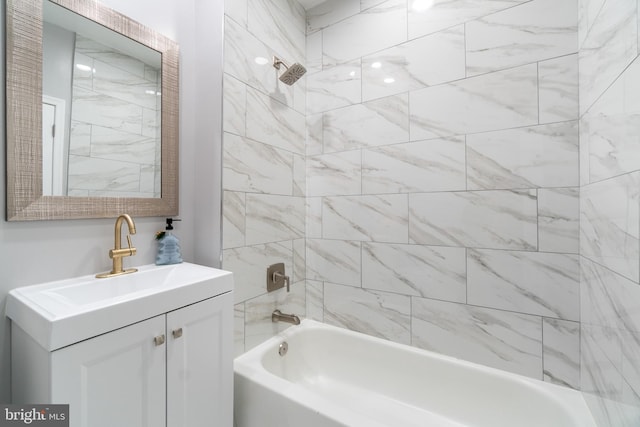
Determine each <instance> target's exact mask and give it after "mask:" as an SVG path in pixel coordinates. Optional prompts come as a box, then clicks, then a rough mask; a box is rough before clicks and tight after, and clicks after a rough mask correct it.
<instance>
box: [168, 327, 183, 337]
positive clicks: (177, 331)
mask: <svg viewBox="0 0 640 427" xmlns="http://www.w3.org/2000/svg"><path fill="white" fill-rule="evenodd" d="M171 334H172V335H173V338H180V337H181V336H182V328H178V329H174V330H173V332H171Z"/></svg>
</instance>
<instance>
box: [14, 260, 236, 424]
mask: <svg viewBox="0 0 640 427" xmlns="http://www.w3.org/2000/svg"><path fill="white" fill-rule="evenodd" d="M198 267H200V266H198ZM203 268H206V267H203ZM211 270H213V269H211ZM216 271H221V270H216ZM225 273H226V272H225ZM228 274H229V276H228V277H225V280H227V281H228V282H229V283H231V285H232V282H231V275H230V273H228ZM229 283H227V284H225V285H224V286H222V287H220V286H217V287H215V291H214V292H209V293H212V294H214V295H215V296H211V297H209V298H206V299H200V298H201V295H203V294H202V293H201V292H198V290H197V289H192V291H194V294H195V298H196V299H199V300H198V301H196V302H193V303H187V304H184V302H185V301H188V300H189V299H194V297H193V296H191V297H189V296H184V295H183V293H187V294H188V293H189V289H182V290H181V293H180V294H174V295H173V297H172V298H170V299H171V300H173V303H174V304H177V306H176V307H175V308H174V309H168V310H166V311H164V312H163V313H161V314H156V315H153V316H151V317H148V315H147V313H150V312H149V311H147V312H146V313H145V310H142V309H141V310H140V311H141V312H139V313H137V314H138V315H139V316H140V318H139V321H135V322H129V321H127V322H126V324H125V325H122V326H121V327H117V328H113V329H110V330H108V331H106V332H104V333H101V334H98V335H94V336H91V337H88V338H87V339H82V340H78V341H77V342H71V343H69V344H68V345H63V346H61V347H59V348H55V349H50V348H49V349H48V348H46V347H47V346H46V345H44V346H43V344H46V342H45V343H43V342H39V341H38V339H37V337H34V336H33V335H34V334H30V333H29V332H27V331H25V330H24V329H23V328H22V325H20V324H19V321H20V320H22V321H24V319H20V317H21V316H20V315H19V313H17V312H15V310H9V309H8V310H7V312H8V315H9V317H12V315H13V316H14V317H16V318H17V319H14V317H12V320H13V321H12V375H13V378H12V393H13V401H14V403H68V404H69V405H70V425H71V427H114V426H118V427H161V426H168V427H206V426H212V427H213V426H216V427H218V426H220V427H231V426H232V423H233V420H232V414H233V412H232V409H233V401H232V397H233V293H232V292H231V286H230V285H229ZM105 284H106V282H105ZM209 289H211V288H209ZM219 292H220V293H219ZM218 293H219V294H218ZM216 294H217V295H216ZM198 295H200V296H198ZM16 297H18V299H20V297H22V299H24V295H22V296H16V295H14V299H15V298H16ZM83 298H84V297H83ZM185 298H186V299H185ZM14 303H15V301H14V302H8V306H9V305H11V304H14ZM160 305H161V306H162V304H160ZM140 307H142V306H140ZM131 308H133V307H131ZM105 314H117V313H105ZM123 314H126V315H125V316H124V317H125V318H131V317H130V314H127V313H123ZM134 314H135V312H134ZM17 320H18V321H17ZM86 320H87V321H89V320H90V319H86ZM96 323H100V322H99V321H96ZM60 327H62V325H60ZM27 329H28V328H27ZM59 332H63V331H62V330H60V331H59ZM49 335H54V334H52V333H51V334H49ZM61 336H64V334H62V335H61ZM40 338H42V337H40ZM58 339H62V338H58ZM55 341H56V339H55V338H51V339H50V340H49V344H50V346H51V344H52V342H55ZM53 347H57V344H56V345H53Z"/></svg>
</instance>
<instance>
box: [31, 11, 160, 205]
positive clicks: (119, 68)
mask: <svg viewBox="0 0 640 427" xmlns="http://www.w3.org/2000/svg"><path fill="white" fill-rule="evenodd" d="M43 21H44V22H43V40H42V47H43V73H42V95H43V104H42V108H43V110H42V114H43V116H42V120H43V122H42V124H43V127H42V143H43V157H42V161H43V164H42V180H43V183H42V185H43V187H42V189H43V194H45V195H54V196H62V195H68V196H92V197H118V196H121V197H160V194H161V179H160V177H161V167H160V159H161V138H160V119H161V118H160V112H161V109H160V107H161V98H160V94H161V77H162V75H161V59H162V56H161V54H160V53H159V52H157V51H155V50H152V49H150V48H148V47H146V46H144V45H142V44H140V43H137V42H135V41H133V40H131V39H129V38H127V37H124V36H122V35H121V34H118V33H115V32H113V31H110V30H107V29H105V28H104V27H101V26H97V25H95V23H93V22H92V21H90V20H88V19H86V18H84V17H82V16H80V15H78V14H76V13H73V12H71V11H69V10H67V9H65V8H63V7H61V6H58V5H56V4H54V3H51V2H50V1H46V0H45V1H44V3H43Z"/></svg>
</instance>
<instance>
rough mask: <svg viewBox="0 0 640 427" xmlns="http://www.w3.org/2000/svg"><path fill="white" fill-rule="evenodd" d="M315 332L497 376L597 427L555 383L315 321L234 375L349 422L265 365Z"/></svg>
mask: <svg viewBox="0 0 640 427" xmlns="http://www.w3.org/2000/svg"><path fill="white" fill-rule="evenodd" d="M314 329H316V330H328V331H334V332H336V333H339V334H345V335H347V336H352V337H354V338H356V339H360V340H366V341H369V342H373V343H377V344H381V345H388V346H390V347H392V348H395V349H397V350H398V351H404V352H410V353H413V354H418V355H421V356H423V355H424V356H426V357H428V358H432V359H435V360H438V361H441V362H444V363H450V364H456V365H461V366H463V367H464V368H466V369H470V370H473V371H480V372H484V373H488V374H489V375H490V376H495V377H498V378H500V379H503V380H507V381H513V382H515V383H517V384H520V385H522V386H523V387H527V388H529V389H533V390H534V391H535V392H538V393H541V394H545V395H547V397H548V398H550V399H551V400H553V401H555V402H557V403H558V404H559V405H561V406H562V407H563V409H564V411H565V412H566V413H567V414H568V415H569V416H570V418H571V419H572V420H573V421H574V423H575V425H576V426H580V427H597V426H596V424H595V420H594V418H593V415H592V414H591V411H590V409H589V407H588V405H587V403H586V400H585V399H584V397H583V394H582V392H580V391H578V390H575V389H571V388H568V387H563V386H560V385H557V384H553V383H547V382H544V381H542V380H538V379H535V378H530V377H526V376H524V375H521V374H517V373H513V372H508V371H504V370H502V369H498V368H493V367H490V366H486V365H481V364H478V363H474V362H470V361H467V360H464V359H459V358H456V357H453V356H448V355H444V354H441V353H437V352H434V351H430V350H426V349H421V348H417V347H413V346H410V345H407V344H401V343H397V342H393V341H390V340H386V339H384V338H379V337H375V336H372V335H367V334H364V333H361V332H356V331H353V330H350V329H346V328H342V327H339V326H334V325H329V324H326V323H323V322H318V321H315V320H312V319H303V320H302V322H301V324H300V325H297V326H290V327H288V328H287V329H285V330H284V331H282V332H279V333H278V334H276V335H274V336H273V337H271V338H269V339H268V340H266V341H264V342H262V343H261V344H259V345H257V346H256V347H253V348H252V349H250V350H248V351H247V352H245V353H243V354H241V355H239V356H237V357H236V358H235V359H234V364H233V365H234V375H240V376H242V377H244V378H245V379H246V380H248V381H251V382H254V383H258V384H260V385H261V386H262V387H265V388H268V389H269V390H270V391H272V392H273V393H276V394H278V395H280V396H282V397H283V398H286V399H291V400H293V401H294V402H295V403H296V404H298V405H301V406H304V407H306V408H308V409H310V410H312V411H314V412H318V411H319V410H320V412H323V413H324V414H326V415H327V417H328V418H331V419H334V420H335V421H336V422H340V420H341V419H344V418H341V417H342V416H346V417H347V418H346V419H348V417H349V415H350V412H349V411H348V410H345V409H344V408H342V407H341V406H339V405H337V404H335V402H331V401H329V400H328V399H326V398H324V397H323V396H320V395H318V394H317V393H314V392H313V391H312V390H308V389H306V388H305V387H303V386H301V385H299V384H296V383H293V382H290V381H288V380H287V379H285V378H282V377H280V376H278V375H276V374H274V373H272V372H270V371H269V370H267V368H266V367H264V366H263V364H262V360H263V357H264V356H265V354H266V353H267V352H269V351H277V349H278V346H279V345H280V343H282V341H287V340H288V339H290V338H291V337H293V336H295V335H298V334H301V333H304V331H307V330H314ZM310 402H314V406H311V404H310ZM372 427H375V425H374V424H372Z"/></svg>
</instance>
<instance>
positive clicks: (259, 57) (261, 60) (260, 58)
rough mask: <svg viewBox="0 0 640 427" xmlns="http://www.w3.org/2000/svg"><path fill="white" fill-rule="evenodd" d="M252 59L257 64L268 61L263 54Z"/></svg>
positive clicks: (263, 63)
mask: <svg viewBox="0 0 640 427" xmlns="http://www.w3.org/2000/svg"><path fill="white" fill-rule="evenodd" d="M254 61H255V62H256V64H258V65H265V64H267V63H269V60H268V59H267V58H265V57H264V56H256V59H254Z"/></svg>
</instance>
